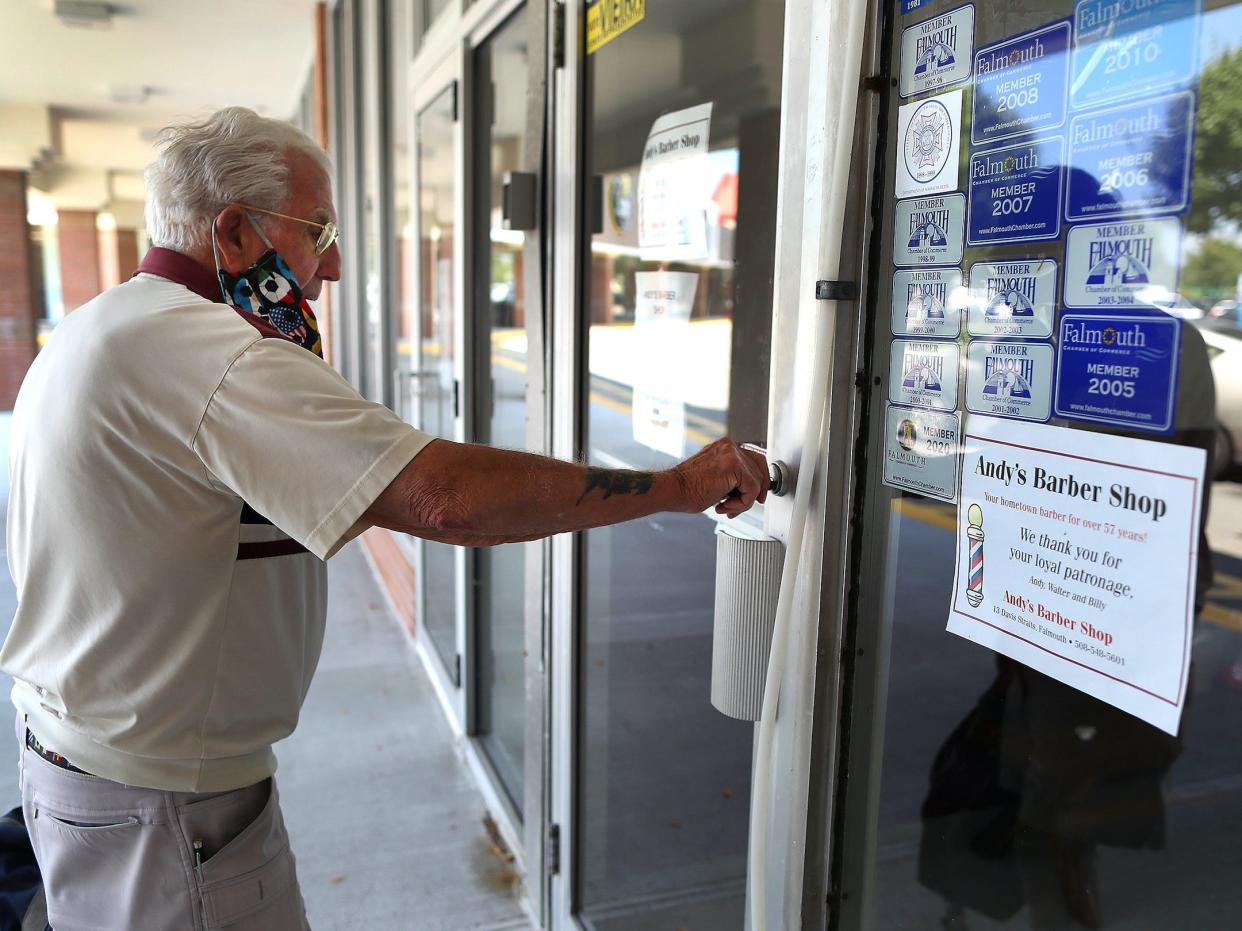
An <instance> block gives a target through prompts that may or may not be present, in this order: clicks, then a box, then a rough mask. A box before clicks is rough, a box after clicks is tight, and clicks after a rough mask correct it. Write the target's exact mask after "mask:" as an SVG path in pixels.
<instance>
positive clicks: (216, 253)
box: [211, 217, 231, 304]
mask: <svg viewBox="0 0 1242 931" xmlns="http://www.w3.org/2000/svg"><path fill="white" fill-rule="evenodd" d="M211 254H212V257H213V258H214V259H215V261H216V281H218V282H220V294H221V296H223V298H224V303H226V304H229V303H231V302H230V301H229V292H228V288H226V287H225V286H224V275H223V272H224V266H223V265H222V264H221V263H220V246H219V245H218V244H217V242H216V218H215V217H212V218H211Z"/></svg>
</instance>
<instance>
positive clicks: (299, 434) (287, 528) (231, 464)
mask: <svg viewBox="0 0 1242 931" xmlns="http://www.w3.org/2000/svg"><path fill="white" fill-rule="evenodd" d="M432 439H433V438H432V437H430V436H428V435H427V434H425V433H421V432H419V431H418V430H415V429H414V428H413V427H411V426H410V425H409V424H407V423H406V422H405V421H403V420H401V419H400V418H399V417H397V416H396V415H395V414H394V413H393V412H392V411H390V410H389V409H388V408H386V407H384V406H383V405H380V404H376V403H374V402H372V401H368V400H366V399H365V398H363V397H362V396H361V395H359V394H358V392H357V391H355V390H354V388H353V386H352V385H350V384H349V382H347V381H345V379H344V378H342V377H341V376H340V374H339V373H338V372H337V371H336V370H335V369H333V368H332V367H331V366H330V365H328V364H327V363H325V362H324V361H323V360H321V359H319V358H318V357H317V356H314V355H312V354H311V353H309V352H307V351H306V350H305V349H302V348H301V347H300V346H296V345H294V344H293V343H289V342H286V341H284V340H279V339H259V340H256V341H255V342H254V343H253V344H251V346H250V347H249V348H247V349H246V350H245V351H243V352H242V353H241V355H239V356H238V357H237V358H236V359H235V360H234V362H233V364H232V365H231V366H230V367H229V369H228V371H227V372H226V373H225V375H224V378H223V379H222V381H221V382H220V385H219V387H218V388H217V389H216V391H215V392H214V393H213V394H212V396H211V399H210V400H209V401H208V403H207V408H206V410H205V412H204V414H203V419H202V422H201V424H200V425H199V428H198V430H197V432H196V433H195V435H194V438H193V440H192V445H193V447H194V451H195V452H196V453H197V454H198V456H199V458H201V459H202V461H203V464H204V465H205V466H206V467H207V470H208V472H209V473H210V476H211V479H212V481H213V482H216V483H218V484H219V485H221V486H223V487H224V488H227V489H228V490H229V491H232V492H233V493H234V494H237V495H238V496H239V497H241V498H242V500H244V501H245V502H246V503H247V504H249V505H250V506H251V507H252V508H254V509H255V510H256V511H258V512H259V513H260V514H262V515H263V516H264V517H266V518H267V519H268V520H270V521H271V522H272V523H273V524H275V525H276V526H277V527H279V528H280V529H281V530H283V531H284V532H285V533H287V534H288V535H289V536H290V537H292V538H293V539H295V540H297V541H298V542H299V543H301V544H302V545H303V546H305V547H306V548H307V549H308V550H310V551H311V552H312V553H314V554H315V555H316V556H318V557H319V558H320V559H327V558H328V557H330V556H331V555H332V554H333V553H335V552H336V551H337V550H338V549H340V548H341V547H342V546H343V545H344V544H345V543H346V542H348V540H349V539H351V538H352V537H353V536H356V535H357V533H358V532H359V528H358V527H357V526H356V524H357V523H358V520H359V518H361V516H362V514H363V512H365V511H366V510H367V508H368V507H370V506H371V504H372V502H374V501H375V499H376V498H377V497H379V494H380V492H382V491H383V490H384V489H385V488H387V487H388V485H389V484H390V483H391V482H392V480H393V479H394V478H396V476H397V474H398V473H399V472H400V471H401V470H402V469H403V468H405V466H406V465H407V464H408V463H409V461H410V460H411V459H413V458H414V457H415V456H416V455H418V453H419V452H421V451H422V450H423V448H424V447H425V446H426V445H427V444H428V443H430V442H431V440H432Z"/></svg>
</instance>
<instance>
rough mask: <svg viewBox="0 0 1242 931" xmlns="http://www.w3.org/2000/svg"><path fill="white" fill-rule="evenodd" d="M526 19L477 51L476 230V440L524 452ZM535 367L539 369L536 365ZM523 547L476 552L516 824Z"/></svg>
mask: <svg viewBox="0 0 1242 931" xmlns="http://www.w3.org/2000/svg"><path fill="white" fill-rule="evenodd" d="M527 22H528V21H527V13H526V8H525V7H523V8H522V9H520V10H519V11H518V12H517V13H515V14H514V15H513V16H512V17H511V18H510V19H509V20H508V21H507V22H506V23H505V24H504V26H502V27H501V28H500V29H499V30H498V31H497V32H496V33H495V34H494V35H493V36H491V37H490V38H489V39H488V40H487V42H485V43H484V44H483V45H481V46H480V47H479V49H478V51H477V53H476V59H475V64H476V72H475V73H476V76H477V86H478V87H482V88H492V90H491V92H490V93H485V94H481V95H480V97H481V98H482V99H481V100H479V101H478V104H477V107H476V110H475V116H476V124H475V125H476V132H477V137H476V138H478V140H479V145H478V148H477V149H476V157H477V158H478V161H477V162H476V170H477V171H478V180H479V185H478V190H479V194H480V196H479V198H478V202H477V209H478V211H479V214H478V217H477V224H478V226H477V228H478V229H479V230H481V231H484V230H485V231H486V232H487V237H486V240H485V241H484V243H483V244H482V248H480V251H479V254H478V256H477V257H476V262H477V263H478V266H477V267H476V269H475V315H474V320H475V336H474V339H475V341H476V342H475V345H476V349H475V352H476V356H475V358H476V367H477V370H478V371H477V374H476V378H475V386H476V387H475V391H476V398H477V399H478V401H479V402H480V404H479V407H480V410H479V411H478V435H477V436H476V440H477V441H478V442H482V443H487V444H489V445H492V446H500V447H503V448H505V449H522V448H524V447H526V446H527V438H526V426H527V420H528V413H527V403H526V388H527V380H528V366H529V365H530V364H531V359H530V357H529V355H528V353H527V342H526V315H527V311H528V308H527V306H526V269H525V264H524V262H523V257H524V256H523V246H524V244H525V241H526V238H525V233H523V232H522V231H521V230H518V229H508V228H506V227H507V224H506V223H505V222H504V219H503V216H502V203H503V198H504V192H503V184H504V181H505V177H506V175H507V174H509V173H510V172H516V171H520V170H522V168H523V167H524V166H523V161H524V158H525V150H526V90H527V73H528V53H527V31H528V25H527ZM535 364H538V362H537V361H536V363H535ZM527 551H528V548H527V547H525V546H523V545H520V544H519V545H511V546H497V547H491V548H488V549H481V550H478V551H477V553H476V558H477V560H478V577H479V587H478V592H479V602H478V615H477V616H478V624H477V630H478V641H477V642H478V666H477V670H478V677H477V679H476V686H477V697H478V704H477V707H478V725H477V732H478V735H479V738H480V742H481V743H482V746H483V748H484V751H485V752H486V753H487V756H488V759H489V760H490V761H491V763H492V765H493V767H494V768H495V770H496V772H497V774H498V775H499V777H500V782H501V785H502V786H503V787H504V789H505V791H506V792H507V793H508V796H509V799H510V801H511V802H512V804H513V806H514V808H515V810H516V811H517V813H518V815H519V817H520V816H521V814H522V811H523V803H524V788H525V773H524V769H525V764H526V710H527V709H526V644H525V633H526V605H525V599H524V598H523V592H524V590H525V584H526V579H525V572H526V554H527Z"/></svg>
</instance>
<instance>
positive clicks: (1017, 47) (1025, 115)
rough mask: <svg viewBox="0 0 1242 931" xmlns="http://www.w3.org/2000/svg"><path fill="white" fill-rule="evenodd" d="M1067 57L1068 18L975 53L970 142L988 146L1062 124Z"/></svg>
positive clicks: (1067, 76)
mask: <svg viewBox="0 0 1242 931" xmlns="http://www.w3.org/2000/svg"><path fill="white" fill-rule="evenodd" d="M1069 60H1070V24H1069V21H1068V20H1065V21H1062V22H1059V23H1053V24H1052V25H1050V26H1045V27H1044V28H1042V29H1037V30H1035V31H1034V32H1029V33H1026V34H1025V35H1021V36H1016V37H1014V38H1012V39H1006V40H1005V41H1003V42H998V43H996V44H995V45H989V46H988V47H987V48H984V49H980V50H979V51H978V52H976V53H975V95H974V119H973V121H972V122H971V127H970V138H971V141H972V142H974V144H975V145H981V144H982V145H987V144H990V143H993V142H997V141H999V140H1001V139H1010V138H1012V137H1014V136H1021V135H1023V134H1025V133H1032V132H1041V131H1044V130H1052V129H1056V128H1057V127H1059V126H1061V125H1062V124H1064V123H1065V108H1066V94H1067V93H1068V90H1069V66H1070V62H1069Z"/></svg>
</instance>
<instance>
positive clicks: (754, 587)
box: [712, 525, 785, 721]
mask: <svg viewBox="0 0 1242 931" xmlns="http://www.w3.org/2000/svg"><path fill="white" fill-rule="evenodd" d="M784 561H785V547H784V546H783V545H782V544H781V542H780V541H779V540H772V539H763V540H756V539H754V538H753V537H744V536H740V535H738V534H736V533H734V532H732V530H731V528H729V527H727V526H723V525H722V526H719V527H717V528H716V620H715V630H714V631H713V633H712V705H713V706H714V707H715V708H716V710H717V711H720V712H722V713H724V714H727V715H728V716H729V717H731V718H738V719H740V720H742V721H758V720H759V717H760V714H761V712H762V710H763V686H764V680H765V677H766V676H767V671H768V653H769V652H770V651H771V649H772V625H773V623H774V622H775V620H776V599H777V596H778V595H779V594H780V587H781V567H782V565H783V563H784Z"/></svg>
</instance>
